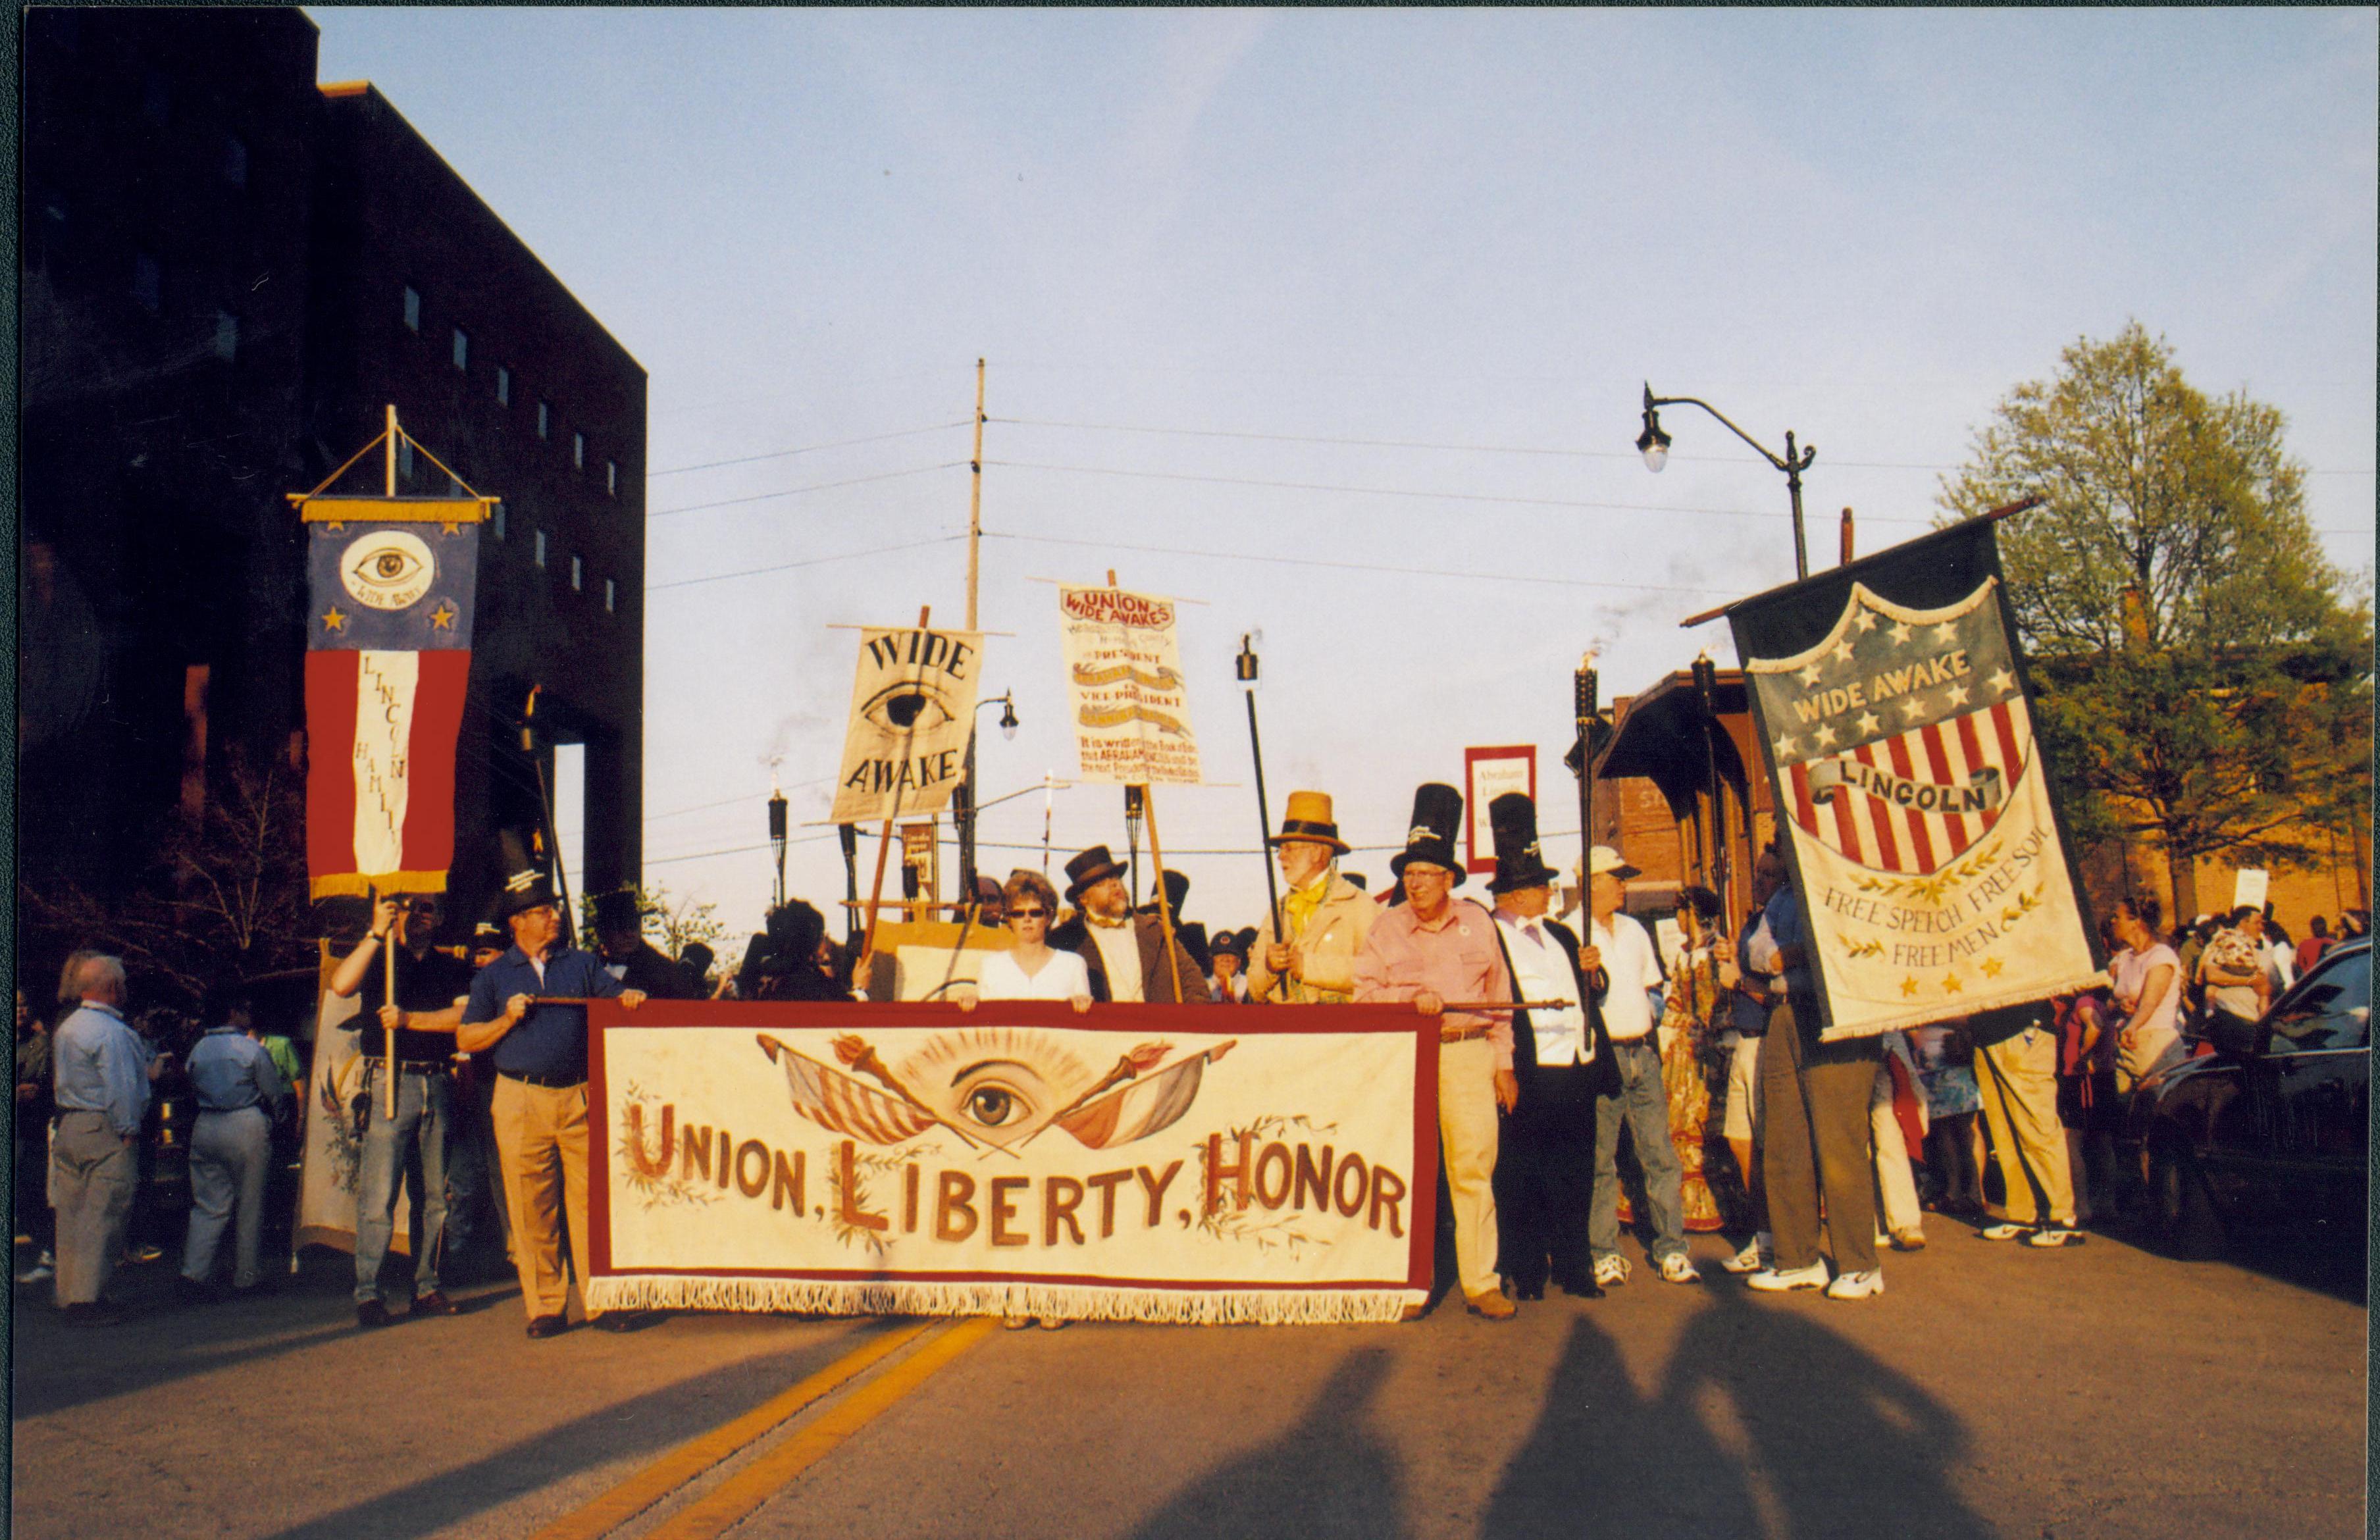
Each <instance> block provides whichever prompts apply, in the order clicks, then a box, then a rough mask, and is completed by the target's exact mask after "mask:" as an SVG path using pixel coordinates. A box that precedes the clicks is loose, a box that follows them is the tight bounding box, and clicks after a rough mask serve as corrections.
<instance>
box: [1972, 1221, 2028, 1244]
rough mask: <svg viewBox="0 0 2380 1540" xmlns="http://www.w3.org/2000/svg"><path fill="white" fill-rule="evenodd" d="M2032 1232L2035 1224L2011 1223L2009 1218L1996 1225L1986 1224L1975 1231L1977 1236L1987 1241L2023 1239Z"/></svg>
mask: <svg viewBox="0 0 2380 1540" xmlns="http://www.w3.org/2000/svg"><path fill="white" fill-rule="evenodd" d="M2032 1233H2033V1226H2031V1225H2029V1224H2010V1223H2009V1222H2008V1221H2007V1220H2002V1221H2001V1222H2000V1223H1998V1224H1996V1225H1985V1227H1984V1228H1983V1229H1981V1230H1979V1231H1975V1235H1976V1238H1977V1239H1979V1240H1985V1241H2022V1240H2023V1239H2024V1238H2025V1237H2026V1236H2028V1235H2030V1234H2032Z"/></svg>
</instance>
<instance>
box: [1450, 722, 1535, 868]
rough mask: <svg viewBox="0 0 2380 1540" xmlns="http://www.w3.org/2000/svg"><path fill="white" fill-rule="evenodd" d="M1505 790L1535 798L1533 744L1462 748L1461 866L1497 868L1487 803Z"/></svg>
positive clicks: (1493, 833)
mask: <svg viewBox="0 0 2380 1540" xmlns="http://www.w3.org/2000/svg"><path fill="white" fill-rule="evenodd" d="M1507 792H1519V793H1521V794H1523V795H1524V796H1526V797H1527V798H1528V799H1529V800H1530V801H1531V802H1535V801H1536V799H1537V748H1536V745H1535V744H1512V745H1509V746H1505V747H1502V748H1466V749H1464V750H1463V813H1464V817H1463V838H1464V847H1463V870H1465V871H1468V872H1472V873H1475V874H1476V873H1480V872H1492V871H1494V870H1495V869H1496V836H1495V832H1494V829H1493V826H1491V825H1490V824H1489V823H1488V804H1489V803H1491V802H1493V801H1495V800H1496V799H1497V798H1498V797H1500V796H1502V795H1503V794H1505V793H1507Z"/></svg>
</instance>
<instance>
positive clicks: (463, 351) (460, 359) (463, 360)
mask: <svg viewBox="0 0 2380 1540" xmlns="http://www.w3.org/2000/svg"><path fill="white" fill-rule="evenodd" d="M470 367H471V333H468V332H466V331H464V330H463V329H462V328H461V327H460V326H457V327H455V368H456V369H463V370H468V369H469V368H470Z"/></svg>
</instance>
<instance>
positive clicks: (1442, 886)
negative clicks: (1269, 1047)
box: [1355, 782, 1520, 1321]
mask: <svg viewBox="0 0 2380 1540" xmlns="http://www.w3.org/2000/svg"><path fill="white" fill-rule="evenodd" d="M1462 821H1463V794H1462V793H1460V792H1458V791H1456V790H1455V789H1454V788H1453V787H1451V786H1442V785H1439V784H1436V783H1435V782H1433V783H1431V784H1429V785H1427V786H1424V787H1422V788H1421V789H1420V790H1419V791H1417V792H1415V794H1414V813H1413V827H1412V830H1411V831H1409V832H1408V833H1407V834H1406V835H1405V849H1404V854H1403V855H1399V856H1398V857H1397V858H1396V859H1394V860H1392V861H1390V863H1389V867H1390V870H1392V871H1394V872H1395V873H1396V874H1397V878H1398V880H1399V881H1400V882H1402V883H1403V886H1404V891H1405V902H1404V903H1403V904H1402V905H1400V906H1398V907H1396V908H1392V909H1388V910H1385V911H1383V912H1382V913H1381V915H1380V916H1379V918H1378V919H1377V920H1375V921H1373V922H1372V929H1371V934H1370V935H1369V936H1367V937H1366V938H1365V941H1364V950H1363V951H1362V952H1359V953H1357V954H1356V958H1355V999H1356V1000H1359V1001H1363V1000H1411V1001H1412V1002H1413V1004H1414V1008H1415V1010H1417V1011H1419V1012H1420V1013H1422V1014H1423V1015H1425V1016H1435V1017H1437V1018H1438V1024H1439V1025H1438V1034H1439V1050H1438V1134H1439V1151H1440V1155H1441V1157H1442V1159H1443V1164H1444V1168H1445V1170H1446V1185H1447V1192H1448V1194H1449V1195H1450V1198H1451V1207H1452V1208H1453V1211H1454V1257H1455V1268H1456V1273H1457V1276H1458V1278H1459V1279H1460V1280H1461V1283H1462V1287H1463V1298H1464V1299H1465V1300H1466V1301H1467V1302H1468V1303H1469V1304H1470V1307H1471V1310H1472V1312H1473V1314H1475V1315H1479V1316H1487V1317H1488V1319H1490V1320H1499V1321H1500V1320H1504V1319H1507V1318H1508V1317H1510V1316H1512V1302H1511V1301H1510V1300H1508V1299H1506V1298H1505V1297H1504V1291H1503V1285H1502V1283H1501V1281H1500V1279H1498V1278H1497V1276H1496V1246H1497V1236H1496V1195H1495V1191H1494V1186H1493V1183H1494V1181H1495V1175H1496V1143H1497V1126H1496V1120H1497V1117H1498V1115H1499V1113H1500V1112H1508V1111H1510V1110H1512V1105H1513V1103H1514V1102H1515V1101H1516V1100H1518V1099H1519V1097H1520V1082H1519V1081H1518V1080H1517V1079H1515V1078H1514V1076H1513V1073H1512V1013H1511V1012H1510V1011H1500V1010H1493V1009H1480V1008H1479V1007H1485V1006H1493V1005H1503V1004H1509V1003H1510V1002H1511V1000H1512V976H1511V975H1510V974H1508V973H1507V972H1506V971H1505V967H1504V958H1503V954H1502V952H1500V950H1499V949H1498V947H1497V944H1496V923H1495V921H1494V920H1492V919H1490V918H1489V917H1488V912H1487V911H1486V910H1485V909H1482V908H1481V907H1479V905H1477V904H1476V903H1471V902H1469V901H1468V900H1465V901H1463V902H1460V903H1458V902H1456V901H1455V899H1454V896H1453V894H1454V890H1455V889H1456V888H1457V887H1459V886H1461V885H1462V882H1463V866H1462V863H1461V862H1460V861H1458V860H1457V859H1456V858H1455V855H1454V831H1455V829H1456V828H1457V826H1458V825H1460V824H1461V822H1462Z"/></svg>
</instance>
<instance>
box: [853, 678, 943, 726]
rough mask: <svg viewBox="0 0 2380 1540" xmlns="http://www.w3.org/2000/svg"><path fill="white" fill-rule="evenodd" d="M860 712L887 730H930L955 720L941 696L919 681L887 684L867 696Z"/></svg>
mask: <svg viewBox="0 0 2380 1540" xmlns="http://www.w3.org/2000/svg"><path fill="white" fill-rule="evenodd" d="M859 714H860V715H861V716H863V717H865V718H867V719H868V721H871V722H873V723H875V724H876V725H877V726H878V727H880V728H882V729H883V730H884V731H885V732H887V733H931V732H933V731H934V730H935V729H936V728H939V727H941V725H942V724H943V723H945V722H947V721H951V720H952V713H951V709H950V708H949V707H948V706H946V705H944V704H943V703H942V699H941V696H939V695H937V694H936V693H935V692H934V691H933V690H931V689H930V688H929V687H927V686H925V685H916V684H901V685H887V686H886V687H885V688H883V689H880V690H879V691H877V692H876V694H875V695H873V696H871V697H868V703H867V704H866V705H864V706H862V707H861V708H860V709H859Z"/></svg>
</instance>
